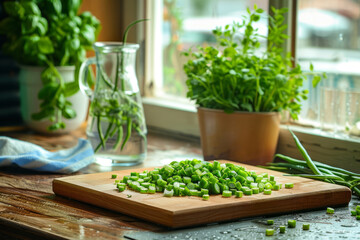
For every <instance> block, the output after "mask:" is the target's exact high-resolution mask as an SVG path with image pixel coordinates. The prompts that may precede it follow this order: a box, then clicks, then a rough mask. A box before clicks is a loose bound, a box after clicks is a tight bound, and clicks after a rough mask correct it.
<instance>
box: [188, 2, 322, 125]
mask: <svg viewBox="0 0 360 240" xmlns="http://www.w3.org/2000/svg"><path fill="white" fill-rule="evenodd" d="M254 9H255V11H254V12H251V11H250V10H249V9H248V16H244V20H243V21H242V22H241V23H234V24H233V25H226V26H225V28H224V29H223V28H221V27H218V28H216V29H215V30H213V34H214V36H215V37H216V39H217V46H206V47H198V51H196V52H194V51H192V50H189V51H187V52H184V55H185V56H187V57H189V60H188V61H187V62H186V63H185V64H184V71H185V73H186V75H187V81H186V84H187V86H188V92H187V97H188V98H190V99H191V100H195V101H196V104H197V105H198V106H200V107H205V108H213V109H223V110H225V112H229V113H231V112H233V111H247V112H280V111H282V110H288V111H289V113H290V115H291V117H292V118H293V119H297V116H298V114H299V113H300V110H301V105H300V102H301V100H304V99H306V98H307V94H308V90H301V87H302V85H303V81H304V80H305V79H306V78H307V75H312V76H313V86H314V87H315V86H316V85H317V84H318V82H319V81H320V79H321V77H320V75H318V74H316V73H314V72H313V66H312V65H310V72H302V70H301V68H300V66H299V65H296V66H295V67H292V61H291V60H292V59H291V56H290V54H286V55H285V56H283V54H282V47H281V45H282V43H283V42H284V40H285V39H286V38H287V35H286V34H284V33H283V31H284V30H285V29H286V27H287V26H286V25H285V24H284V17H283V13H284V12H286V11H287V9H279V10H278V9H275V8H272V11H273V12H274V16H273V17H271V16H269V34H268V36H262V35H260V34H258V33H257V29H256V28H254V26H253V25H254V23H256V22H258V21H259V20H260V17H261V14H262V13H263V12H264V11H263V10H262V9H260V8H257V6H256V5H255V6H254ZM240 30H244V31H243V32H244V33H243V36H242V37H240V38H239V33H240ZM260 38H264V39H266V40H267V48H266V51H265V52H264V53H262V54H259V53H258V50H259V48H260V42H259V39H260ZM324 77H325V75H324Z"/></svg>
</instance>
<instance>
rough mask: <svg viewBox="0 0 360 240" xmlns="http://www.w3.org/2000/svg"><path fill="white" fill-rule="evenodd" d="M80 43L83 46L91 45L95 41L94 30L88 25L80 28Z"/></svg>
mask: <svg viewBox="0 0 360 240" xmlns="http://www.w3.org/2000/svg"><path fill="white" fill-rule="evenodd" d="M80 41H81V43H82V44H83V45H92V44H93V42H94V41H95V29H94V28H93V27H91V26H90V25H85V26H83V27H82V28H81V32H80Z"/></svg>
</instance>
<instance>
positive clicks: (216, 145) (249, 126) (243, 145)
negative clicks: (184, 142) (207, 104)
mask: <svg viewBox="0 0 360 240" xmlns="http://www.w3.org/2000/svg"><path fill="white" fill-rule="evenodd" d="M198 117H199V126H200V134H201V144H202V150H203V155H204V159H205V160H214V159H228V160H233V161H238V162H242V163H246V164H251V165H265V164H266V163H268V162H271V161H272V159H273V156H274V154H275V151H276V146H277V141H278V136H279V129H280V116H279V114H278V113H276V112H269V113H249V112H233V113H225V112H224V111H222V110H216V109H208V108H198Z"/></svg>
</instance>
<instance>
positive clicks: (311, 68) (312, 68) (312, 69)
mask: <svg viewBox="0 0 360 240" xmlns="http://www.w3.org/2000/svg"><path fill="white" fill-rule="evenodd" d="M310 71H314V65H313V64H312V63H310Z"/></svg>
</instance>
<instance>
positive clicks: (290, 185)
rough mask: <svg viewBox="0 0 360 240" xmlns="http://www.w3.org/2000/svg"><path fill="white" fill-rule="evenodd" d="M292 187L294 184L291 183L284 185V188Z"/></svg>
mask: <svg viewBox="0 0 360 240" xmlns="http://www.w3.org/2000/svg"><path fill="white" fill-rule="evenodd" d="M293 187H294V184H293V183H285V188H288V189H290V188H293Z"/></svg>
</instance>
